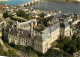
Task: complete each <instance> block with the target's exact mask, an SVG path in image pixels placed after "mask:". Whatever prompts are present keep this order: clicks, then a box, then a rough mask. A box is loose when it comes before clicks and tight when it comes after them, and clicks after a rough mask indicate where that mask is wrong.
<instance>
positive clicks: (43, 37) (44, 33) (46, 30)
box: [42, 23, 60, 40]
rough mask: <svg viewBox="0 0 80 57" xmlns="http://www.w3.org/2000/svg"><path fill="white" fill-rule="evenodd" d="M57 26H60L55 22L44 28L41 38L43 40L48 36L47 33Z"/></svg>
mask: <svg viewBox="0 0 80 57" xmlns="http://www.w3.org/2000/svg"><path fill="white" fill-rule="evenodd" d="M57 28H60V23H57V24H55V25H53V26H51V27H50V28H49V27H48V28H46V29H45V30H43V31H42V33H43V34H42V39H43V40H45V39H47V38H49V35H48V34H50V33H51V32H53V31H55V30H56V29H57Z"/></svg>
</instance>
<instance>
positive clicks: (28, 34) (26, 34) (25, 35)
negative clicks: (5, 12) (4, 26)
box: [9, 29, 31, 38]
mask: <svg viewBox="0 0 80 57" xmlns="http://www.w3.org/2000/svg"><path fill="white" fill-rule="evenodd" d="M21 32H23V33H21ZM9 33H10V34H11V35H14V36H17V33H19V35H18V36H19V37H22V38H28V37H29V38H31V31H30V30H23V29H18V31H17V29H11V31H10V32H9Z"/></svg>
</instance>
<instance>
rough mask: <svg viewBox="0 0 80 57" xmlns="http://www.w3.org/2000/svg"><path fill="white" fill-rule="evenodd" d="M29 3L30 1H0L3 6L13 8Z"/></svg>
mask: <svg viewBox="0 0 80 57" xmlns="http://www.w3.org/2000/svg"><path fill="white" fill-rule="evenodd" d="M29 1H32V0H9V1H0V3H4V4H8V5H11V6H14V5H19V4H22V3H26V2H29Z"/></svg>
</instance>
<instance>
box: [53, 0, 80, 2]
mask: <svg viewBox="0 0 80 57" xmlns="http://www.w3.org/2000/svg"><path fill="white" fill-rule="evenodd" d="M53 1H59V2H75V0H53ZM77 2H79V1H77Z"/></svg>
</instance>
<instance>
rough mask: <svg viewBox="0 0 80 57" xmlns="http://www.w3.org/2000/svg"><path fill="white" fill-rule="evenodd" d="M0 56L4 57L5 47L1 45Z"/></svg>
mask: <svg viewBox="0 0 80 57" xmlns="http://www.w3.org/2000/svg"><path fill="white" fill-rule="evenodd" d="M0 55H4V49H3V46H2V45H1V44H0Z"/></svg>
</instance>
